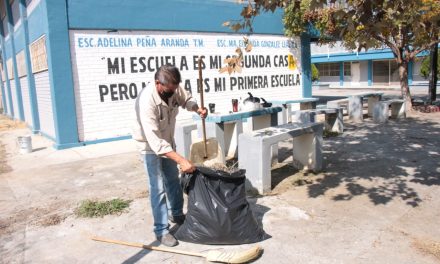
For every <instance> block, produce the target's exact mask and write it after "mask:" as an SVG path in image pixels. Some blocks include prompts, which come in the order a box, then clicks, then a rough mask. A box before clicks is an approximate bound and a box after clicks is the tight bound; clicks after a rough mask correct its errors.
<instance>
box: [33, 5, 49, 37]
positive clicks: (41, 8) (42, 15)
mask: <svg viewBox="0 0 440 264" xmlns="http://www.w3.org/2000/svg"><path fill="white" fill-rule="evenodd" d="M34 1H35V0H34ZM42 2H44V0H42ZM42 2H40V4H39V5H38V6H36V7H35V9H34V10H33V11H32V13H31V14H30V15H29V17H28V29H29V43H32V42H34V41H35V40H37V39H38V38H39V37H41V36H42V35H43V34H47V12H46V9H45V5H44V3H42Z"/></svg>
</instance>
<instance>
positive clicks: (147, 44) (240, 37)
mask: <svg viewBox="0 0 440 264" xmlns="http://www.w3.org/2000/svg"><path fill="white" fill-rule="evenodd" d="M241 7H242V6H241V5H240V4H237V3H236V2H235V1H231V0H211V1H204V0H167V1H160V0H155V1H145V0H127V1H120V0H105V1H100V0H88V1H83V0H0V16H1V22H2V26H1V27H0V35H1V38H0V48H1V51H0V56H1V60H0V66H1V81H0V86H1V95H2V97H1V103H2V107H3V108H4V113H5V114H6V115H7V116H8V117H10V118H11V119H17V120H22V121H24V122H26V124H27V125H28V126H29V128H30V129H31V130H32V131H33V133H40V134H42V135H44V136H46V137H48V138H50V139H52V140H53V141H54V147H55V148H57V149H63V148H69V147H74V146H80V145H84V144H92V143H99V142H105V141H111V140H118V139H125V138H129V137H130V133H131V122H132V113H133V103H134V99H135V98H136V96H137V94H138V93H139V91H140V89H142V88H144V87H147V85H148V83H149V82H151V81H153V76H154V73H155V71H156V70H157V68H159V67H160V66H161V65H163V64H165V63H171V64H174V65H176V66H177V67H178V68H179V69H180V71H181V74H182V79H183V81H182V83H181V85H182V86H183V87H184V88H185V89H187V90H188V91H190V92H192V94H193V95H194V97H196V98H197V99H198V97H199V96H198V94H199V93H198V89H197V84H198V81H197V78H198V67H197V63H196V62H197V60H198V58H199V57H202V58H203V65H202V68H203V83H204V91H205V96H206V99H205V103H206V105H207V104H208V103H216V110H219V111H220V112H228V111H230V110H232V105H231V99H240V98H242V99H244V98H245V97H247V96H248V94H247V93H248V92H252V93H253V94H254V96H258V97H264V98H266V99H277V98H286V96H287V97H289V98H292V99H295V98H301V97H310V96H311V80H310V37H309V36H307V35H304V36H302V37H301V38H296V39H288V38H286V37H285V36H284V35H283V25H282V20H281V17H282V13H281V12H277V13H275V15H274V14H265V15H262V16H259V17H258V18H257V19H256V20H255V24H254V34H252V35H250V36H247V35H245V34H243V33H234V32H232V31H231V30H230V29H229V28H227V27H224V26H223V25H222V24H223V23H224V22H225V21H227V20H229V19H238V18H239V14H240V11H241ZM244 37H249V39H250V40H251V43H252V45H253V49H252V51H251V52H245V51H243V52H244V53H245V54H244V57H243V63H244V65H245V67H244V68H243V70H242V72H241V73H234V74H231V75H229V74H227V73H220V72H219V70H220V68H222V67H223V66H225V63H224V60H225V59H226V58H228V57H230V56H233V55H236V53H235V51H236V48H237V47H242V48H243V47H244V46H245V45H244V42H245V40H244ZM191 118H192V114H191V113H188V112H186V111H185V110H182V111H181V112H180V113H179V116H178V119H179V120H185V119H191Z"/></svg>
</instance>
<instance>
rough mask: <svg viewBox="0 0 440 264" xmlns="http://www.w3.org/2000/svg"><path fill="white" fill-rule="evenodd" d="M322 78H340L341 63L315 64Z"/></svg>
mask: <svg viewBox="0 0 440 264" xmlns="http://www.w3.org/2000/svg"><path fill="white" fill-rule="evenodd" d="M315 65H316V67H317V68H318V71H319V75H320V76H339V63H319V64H315Z"/></svg>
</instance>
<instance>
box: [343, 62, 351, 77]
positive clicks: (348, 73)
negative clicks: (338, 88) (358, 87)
mask: <svg viewBox="0 0 440 264" xmlns="http://www.w3.org/2000/svg"><path fill="white" fill-rule="evenodd" d="M344 76H351V62H344Z"/></svg>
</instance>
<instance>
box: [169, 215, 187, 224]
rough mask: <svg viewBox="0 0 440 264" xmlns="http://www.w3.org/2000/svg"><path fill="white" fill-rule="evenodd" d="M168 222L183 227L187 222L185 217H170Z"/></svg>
mask: <svg viewBox="0 0 440 264" xmlns="http://www.w3.org/2000/svg"><path fill="white" fill-rule="evenodd" d="M168 220H170V222H171V223H175V224H178V225H183V222H185V215H178V216H173V215H172V216H168Z"/></svg>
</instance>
